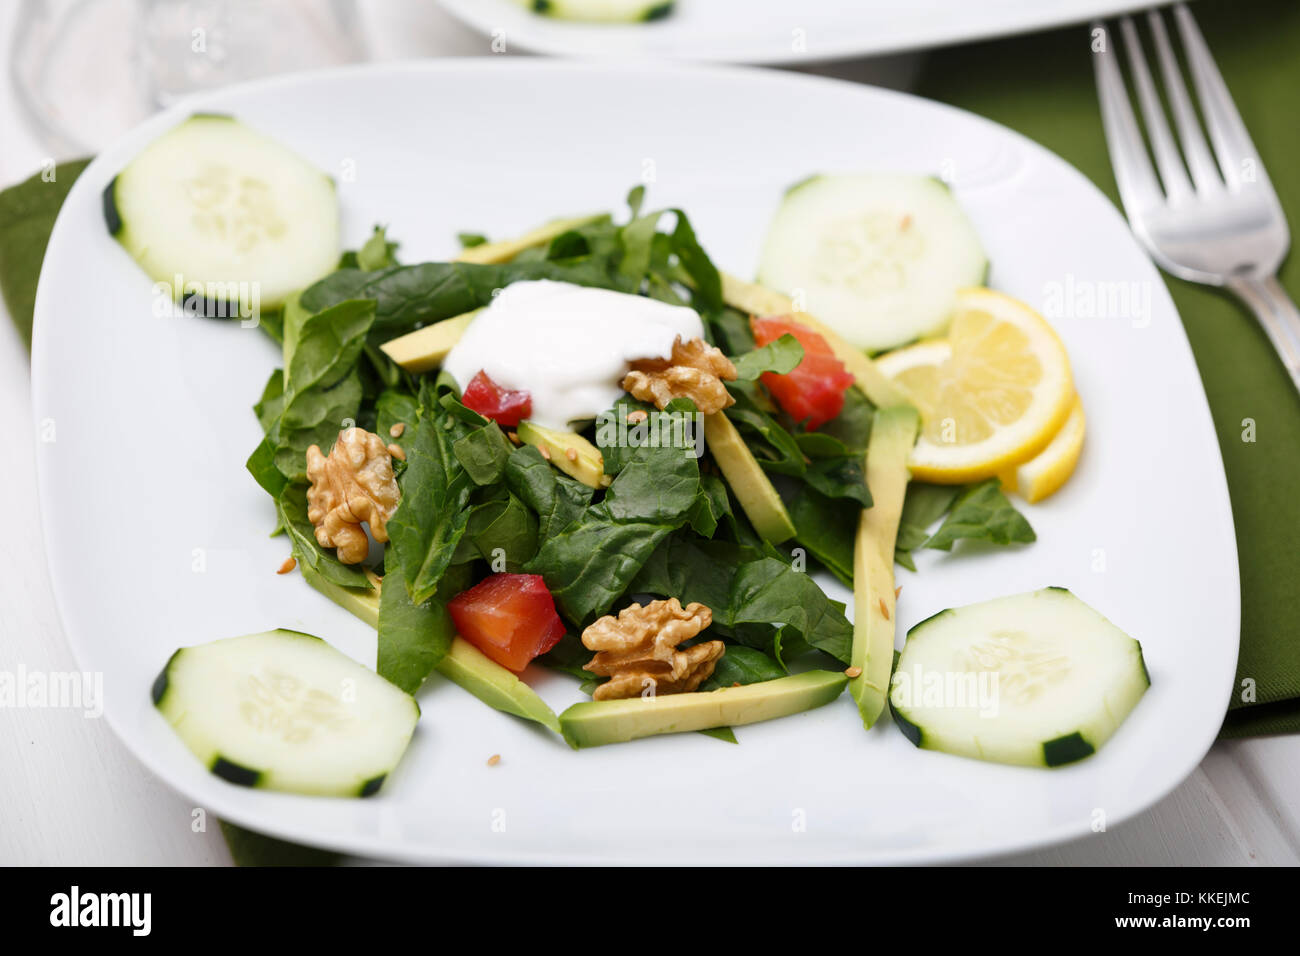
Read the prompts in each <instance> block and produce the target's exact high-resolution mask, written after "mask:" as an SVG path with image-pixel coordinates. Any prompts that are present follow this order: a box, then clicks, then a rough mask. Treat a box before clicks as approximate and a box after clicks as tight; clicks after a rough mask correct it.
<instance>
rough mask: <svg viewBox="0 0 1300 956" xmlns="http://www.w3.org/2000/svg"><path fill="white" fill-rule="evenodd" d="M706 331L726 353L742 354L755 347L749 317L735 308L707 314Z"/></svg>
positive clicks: (714, 342)
mask: <svg viewBox="0 0 1300 956" xmlns="http://www.w3.org/2000/svg"><path fill="white" fill-rule="evenodd" d="M707 318H708V326H707V329H706V331H708V332H709V333H710V334H711V336H712V338H713V343H712V344H714V345H716V346H717V347H718V348H720V349H722V351H723V352H725V353H726V354H728V355H743V354H745V353H746V352H752V351H754V348H755V344H756V343H755V342H754V333H753V332H752V331H751V330H750V327H749V317H748V316H746V315H744V314H743V313H740V312H737V311H736V310H735V309H730V308H728V309H721V310H719V311H718V312H716V313H715V314H713V315H711V316H708V317H707Z"/></svg>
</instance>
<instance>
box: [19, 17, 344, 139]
mask: <svg viewBox="0 0 1300 956" xmlns="http://www.w3.org/2000/svg"><path fill="white" fill-rule="evenodd" d="M365 58H366V43H365V41H364V38H363V35H362V31H361V29H360V26H359V24H358V21H357V12H356V4H355V2H354V0H23V3H22V6H21V8H20V9H19V11H18V13H17V23H16V25H15V30H14V34H13V47H12V50H11V80H12V82H13V85H14V89H15V93H16V94H17V98H18V101H19V103H20V104H22V106H23V108H24V110H25V112H26V114H27V117H28V119H29V120H30V121H31V122H32V124H33V126H34V127H35V129H36V131H37V133H38V135H39V136H40V137H41V139H42V140H43V141H44V142H45V144H46V146H47V147H48V148H49V149H50V150H51V152H52V153H53V154H54V155H56V156H71V155H84V154H85V153H88V152H93V151H95V150H97V149H99V148H101V147H103V146H104V145H106V144H107V143H109V142H111V141H112V140H113V139H115V138H116V137H117V136H118V135H120V134H121V133H122V132H123V131H125V130H127V129H129V128H131V127H132V126H134V125H135V124H136V123H138V122H140V120H142V119H144V118H145V117H146V116H148V115H149V114H151V113H153V112H154V111H155V110H157V109H160V108H162V107H164V106H167V105H169V104H171V103H172V102H174V101H176V100H177V99H180V98H182V97H184V96H186V95H188V94H190V93H194V92H197V91H200V90H207V89H213V88H216V87H219V86H225V85H226V84H229V83H237V82H240V81H242V80H250V79H255V78H257V77H260V76H268V75H271V74H273V73H287V72H293V71H296V70H306V69H312V68H317V67H324V66H334V65H338V64H342V63H351V62H356V61H358V60H362V59H365Z"/></svg>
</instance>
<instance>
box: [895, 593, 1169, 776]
mask: <svg viewBox="0 0 1300 956" xmlns="http://www.w3.org/2000/svg"><path fill="white" fill-rule="evenodd" d="M1150 685H1151V681H1150V678H1149V677H1148V676H1147V669H1146V664H1145V663H1144V661H1143V660H1142V646H1141V645H1140V644H1139V643H1138V642H1137V641H1135V640H1134V639H1133V638H1131V637H1129V636H1128V635H1127V634H1125V633H1124V632H1123V631H1121V630H1120V629H1119V628H1117V627H1116V626H1115V625H1114V624H1112V623H1110V621H1108V620H1106V619H1105V618H1104V617H1102V616H1101V615H1100V614H1098V613H1097V612H1096V611H1095V610H1093V609H1092V608H1091V607H1089V606H1088V605H1087V604H1085V603H1084V602H1083V601H1081V600H1079V599H1078V598H1077V597H1075V596H1074V595H1073V594H1071V593H1070V592H1069V591H1067V590H1065V589H1064V588H1044V589H1042V590H1041V591H1031V592H1029V593H1027V594H1015V595H1011V596H1010V597H1003V598H996V599H994V600H992V601H984V602H982V603H980V604H971V605H968V606H967V607H962V608H955V609H949V610H946V611H941V612H939V613H938V614H936V615H934V616H933V617H930V618H927V619H926V620H924V621H922V622H921V623H920V624H917V625H916V626H915V627H913V628H912V629H911V630H910V631H909V632H908V634H907V644H906V645H905V646H904V647H903V653H902V656H901V657H900V658H899V661H898V666H897V667H896V668H895V669H894V677H893V682H892V686H891V688H890V703H891V705H892V706H893V708H894V716H895V719H896V720H897V722H898V725H899V727H900V728H901V729H902V731H903V733H904V734H906V735H907V737H908V738H909V739H911V741H912V743H914V744H916V745H917V746H918V747H923V748H927V749H930V750H942V751H943V752H945V753H950V754H959V755H961V756H964V757H975V758H976V759H979V760H991V761H994V762H997V763H1010V764H1021V765H1024V766H1032V767H1055V766H1058V765H1060V764H1064V763H1071V762H1073V761H1075V760H1081V759H1082V758H1084V757H1087V756H1089V755H1090V754H1092V753H1094V752H1096V751H1097V750H1098V749H1099V748H1100V747H1101V745H1102V744H1104V743H1105V742H1106V741H1107V740H1108V739H1109V738H1110V736H1111V734H1113V733H1114V732H1115V730H1116V728H1118V727H1119V725H1120V724H1121V723H1123V722H1124V718H1125V717H1127V716H1128V714H1129V711H1131V710H1132V709H1133V707H1134V706H1135V705H1136V704H1137V702H1138V700H1139V699H1140V698H1141V697H1142V695H1143V694H1144V693H1145V692H1146V689H1147V687H1149V686H1150Z"/></svg>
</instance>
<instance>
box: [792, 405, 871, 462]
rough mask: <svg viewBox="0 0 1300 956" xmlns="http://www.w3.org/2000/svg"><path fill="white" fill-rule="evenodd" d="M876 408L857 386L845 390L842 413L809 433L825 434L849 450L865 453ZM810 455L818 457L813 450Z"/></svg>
mask: <svg viewBox="0 0 1300 956" xmlns="http://www.w3.org/2000/svg"><path fill="white" fill-rule="evenodd" d="M875 414H876V409H875V406H873V405H872V404H871V402H869V401H867V398H866V396H865V395H863V394H862V392H860V391H858V389H857V388H849V389H846V390H845V391H844V407H843V408H842V409H841V410H840V413H839V414H838V415H836V416H835V417H834V418H832V419H831V420H830V421H828V422H826V423H825V424H824V425H822V426H821V428H819V429H817V431H816V432H809V433H808V434H809V435H825V436H827V437H829V438H834V439H837V440H838V441H839V442H840V443H841V444H842V445H843V446H844V447H845V448H846V449H847V450H848V451H853V452H860V453H865V452H866V450H867V439H868V438H870V437H871V422H872V419H873V418H875ZM808 454H809V455H811V456H812V457H814V458H816V457H818V456H817V455H814V454H813V453H812V452H811V451H809V452H808Z"/></svg>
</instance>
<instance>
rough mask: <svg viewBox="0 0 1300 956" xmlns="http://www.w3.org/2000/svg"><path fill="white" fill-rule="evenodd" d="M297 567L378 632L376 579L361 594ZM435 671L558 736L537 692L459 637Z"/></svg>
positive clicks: (491, 704)
mask: <svg viewBox="0 0 1300 956" xmlns="http://www.w3.org/2000/svg"><path fill="white" fill-rule="evenodd" d="M298 566H299V567H300V568H301V569H302V575H303V577H304V578H306V579H307V583H308V584H310V585H311V586H312V587H314V588H315V589H316V590H317V591H319V592H320V593H321V594H324V595H325V596H326V597H327V598H329V599H330V600H331V601H333V602H334V603H335V604H337V605H338V606H339V607H341V608H343V609H344V610H345V611H348V612H349V613H350V614H352V615H353V616H354V617H356V618H358V619H359V620H361V621H364V622H365V623H367V624H369V625H370V626H371V627H373V628H375V629H376V630H378V628H379V589H380V586H381V583H382V582H381V581H380V579H379V578H377V577H373V576H372V578H371V580H372V581H373V582H374V583H375V587H374V588H373V589H372V590H369V591H363V590H361V589H360V588H345V587H342V586H341V585H338V584H334V583H333V582H332V581H327V580H325V578H323V577H321V576H320V574H318V573H317V572H316V571H314V570H312V568H311V567H310V566H309V565H307V564H304V563H302V562H299V565H298ZM437 671H438V673H439V674H441V675H442V676H443V677H446V678H447V679H448V680H450V681H451V682H452V683H455V684H459V685H460V686H461V687H463V688H465V690H467V691H469V692H470V693H471V694H473V695H474V696H475V697H477V698H478V699H479V700H481V701H483V703H485V704H487V705H488V706H489V707H493V708H495V709H496V710H500V711H503V712H504V713H507V714H514V715H515V716H516V717H523V718H524V719H525V720H532V721H536V722H537V723H539V724H541V725H542V726H543V727H546V728H547V729H549V730H553V731H555V732H556V733H557V734H558V733H559V732H560V721H559V718H558V717H556V716H555V711H553V710H551V708H550V707H549V706H547V704H546V701H544V700H542V698H540V697H539V696H537V692H536V691H534V690H533V689H532V688H531V687H529V686H528V685H527V684H525V683H524V682H523V681H521V680H520V679H519V678H518V677H516V676H515V675H514V674H513V673H511V672H510V671H509V670H507V669H506V668H504V667H502V666H501V665H500V664H498V663H497V662H496V661H494V660H492V659H491V658H489V657H487V656H486V655H485V654H484V653H483V652H482V651H480V650H479V649H478V648H476V647H475V646H474V645H473V644H471V643H470V642H469V641H467V640H465V639H464V638H463V637H460V636H459V635H458V636H457V637H456V638H455V639H454V640H453V641H452V642H451V649H450V650H448V651H447V656H446V657H444V658H443V659H442V662H441V663H440V664H439V665H438V667H437Z"/></svg>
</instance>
